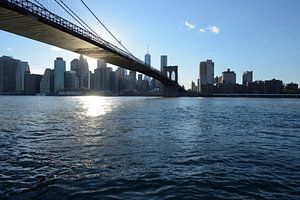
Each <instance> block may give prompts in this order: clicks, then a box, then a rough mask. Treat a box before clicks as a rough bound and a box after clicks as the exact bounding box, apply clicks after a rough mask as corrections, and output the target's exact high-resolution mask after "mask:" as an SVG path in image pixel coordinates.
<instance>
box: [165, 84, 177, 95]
mask: <svg viewBox="0 0 300 200" xmlns="http://www.w3.org/2000/svg"><path fill="white" fill-rule="evenodd" d="M163 96H164V97H178V96H179V93H178V85H177V84H176V85H164V86H163Z"/></svg>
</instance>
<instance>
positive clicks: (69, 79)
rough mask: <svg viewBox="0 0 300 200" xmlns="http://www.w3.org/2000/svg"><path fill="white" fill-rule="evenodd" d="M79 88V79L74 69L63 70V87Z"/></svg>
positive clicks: (69, 88) (68, 88)
mask: <svg viewBox="0 0 300 200" xmlns="http://www.w3.org/2000/svg"><path fill="white" fill-rule="evenodd" d="M77 88H79V79H78V77H77V75H76V72H75V71H66V72H65V89H66V90H73V89H77Z"/></svg>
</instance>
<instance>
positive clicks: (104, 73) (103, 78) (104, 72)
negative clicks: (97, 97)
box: [94, 65, 112, 91]
mask: <svg viewBox="0 0 300 200" xmlns="http://www.w3.org/2000/svg"><path fill="white" fill-rule="evenodd" d="M111 71H112V68H110V67H106V66H104V65H98V67H97V68H96V69H95V70H94V87H95V90H97V91H105V90H109V82H110V81H109V73H110V72H111Z"/></svg>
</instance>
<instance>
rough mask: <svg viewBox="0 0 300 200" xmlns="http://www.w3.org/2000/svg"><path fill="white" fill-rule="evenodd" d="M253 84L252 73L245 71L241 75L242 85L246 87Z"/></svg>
mask: <svg viewBox="0 0 300 200" xmlns="http://www.w3.org/2000/svg"><path fill="white" fill-rule="evenodd" d="M252 82H253V71H246V72H244V73H243V85H246V86H248V85H249V83H252Z"/></svg>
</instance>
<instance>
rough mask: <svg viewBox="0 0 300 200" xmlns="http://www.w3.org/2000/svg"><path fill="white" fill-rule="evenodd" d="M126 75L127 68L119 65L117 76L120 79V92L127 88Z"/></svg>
mask: <svg viewBox="0 0 300 200" xmlns="http://www.w3.org/2000/svg"><path fill="white" fill-rule="evenodd" d="M126 75H127V70H126V69H124V68H121V67H118V69H117V70H116V78H117V81H118V93H122V91H124V90H125V89H126Z"/></svg>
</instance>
